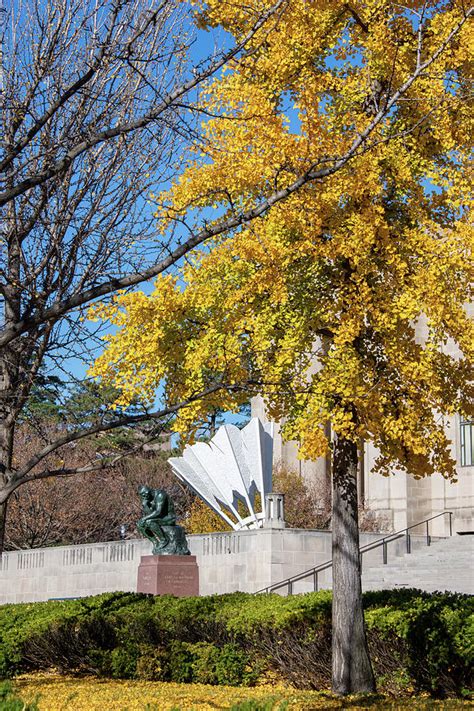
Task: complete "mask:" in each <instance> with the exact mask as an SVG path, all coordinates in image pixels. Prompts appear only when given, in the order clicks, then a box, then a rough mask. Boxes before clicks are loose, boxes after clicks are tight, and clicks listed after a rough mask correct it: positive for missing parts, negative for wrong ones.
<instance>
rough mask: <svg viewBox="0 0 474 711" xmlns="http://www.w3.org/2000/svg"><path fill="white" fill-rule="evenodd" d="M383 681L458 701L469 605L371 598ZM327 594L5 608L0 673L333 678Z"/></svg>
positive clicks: (444, 599)
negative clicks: (52, 670) (50, 671)
mask: <svg viewBox="0 0 474 711" xmlns="http://www.w3.org/2000/svg"><path fill="white" fill-rule="evenodd" d="M364 604H365V609H366V620H367V629H368V638H369V645H370V648H371V654H372V659H373V662H374V667H375V671H376V675H377V677H378V682H379V686H380V688H382V689H385V690H389V691H399V690H403V689H405V690H406V689H408V690H413V691H414V692H418V691H429V692H431V693H433V694H434V695H439V696H442V695H459V694H465V693H467V690H468V688H469V687H470V683H471V679H470V670H471V669H472V662H473V638H474V634H473V633H474V629H473V628H474V601H473V598H471V597H469V596H467V595H456V594H448V593H445V594H441V593H434V594H428V593H423V592H420V591H418V590H399V591H383V592H372V593H366V594H365V596H364ZM330 618H331V595H330V593H329V592H326V591H322V592H319V593H311V594H307V595H296V596H292V597H286V598H283V597H280V596H279V595H247V594H244V593H234V594H231V595H221V596H217V595H214V596H211V597H199V598H182V599H178V598H173V597H168V596H165V597H156V598H153V597H151V596H146V595H140V594H133V593H111V594H105V595H99V596H97V597H90V598H83V599H80V600H69V601H51V602H44V603H32V604H20V605H3V606H0V677H12V676H14V675H15V674H18V673H21V672H26V671H35V670H43V669H49V668H52V667H53V668H56V669H59V670H60V671H61V672H63V673H69V674H71V673H74V674H90V673H92V674H97V675H102V676H107V677H113V678H141V679H149V680H159V681H167V680H171V681H176V682H202V683H207V684H231V685H252V684H254V683H255V682H256V681H257V680H258V679H259V678H261V677H262V676H265V675H266V674H269V673H273V674H275V673H276V674H277V675H278V676H279V677H280V678H282V679H284V680H287V681H289V682H291V683H293V684H294V685H295V686H296V687H298V688H313V689H314V688H316V689H321V688H326V687H328V685H329V683H330V673H331V670H330V656H331V655H330V652H331V624H330Z"/></svg>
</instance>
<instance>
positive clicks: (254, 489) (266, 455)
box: [168, 417, 273, 531]
mask: <svg viewBox="0 0 474 711" xmlns="http://www.w3.org/2000/svg"><path fill="white" fill-rule="evenodd" d="M272 456H273V423H271V422H270V423H268V424H265V425H263V424H262V423H261V422H260V420H259V419H258V417H254V418H253V419H251V420H250V422H249V423H248V425H246V426H245V427H244V428H243V429H241V430H240V429H239V428H238V427H236V426H235V425H224V426H223V427H220V428H219V429H218V430H217V432H216V434H215V435H214V437H213V438H212V439H211V440H210V442H209V443H207V442H197V443H196V444H193V445H188V446H186V447H185V449H184V452H183V456H182V457H172V458H171V459H169V460H168V461H169V463H170V464H171V466H172V468H173V471H174V473H175V474H176V476H177V477H178V479H181V481H183V482H185V483H186V484H187V485H188V486H189V487H190V488H191V489H192V490H193V491H194V492H195V493H196V494H197V495H198V496H199V497H200V498H201V499H203V501H205V502H206V503H207V504H208V505H209V506H210V507H211V509H212V510H213V511H215V512H216V514H218V515H219V516H221V518H223V519H224V521H226V522H227V523H228V524H229V525H230V526H232V528H233V529H234V530H236V531H238V530H240V529H242V528H260V527H262V526H263V521H264V518H265V496H266V494H269V493H271V491H272ZM257 493H258V494H260V502H261V504H260V507H259V508H260V510H259V511H256V510H255V506H256V503H255V496H256V494H257ZM239 501H240V502H242V503H243V504H244V505H245V508H246V509H247V510H248V512H249V514H250V515H249V516H245V518H242V515H241V512H240V513H239V506H238V504H239ZM229 513H230V514H232V516H233V517H234V518H235V520H234V521H233V520H232V519H231V518H230V516H229Z"/></svg>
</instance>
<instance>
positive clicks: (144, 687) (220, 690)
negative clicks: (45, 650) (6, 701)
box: [13, 674, 472, 711]
mask: <svg viewBox="0 0 474 711" xmlns="http://www.w3.org/2000/svg"><path fill="white" fill-rule="evenodd" d="M13 686H14V690H15V691H16V693H18V694H19V695H20V696H21V697H22V698H23V699H24V700H27V701H31V700H32V699H33V698H34V697H35V696H38V697H39V700H38V706H39V709H40V711H69V710H71V711H76V710H77V711H109V710H110V711H171V710H172V709H173V710H174V711H178V710H179V711H190V710H191V709H193V710H196V711H198V710H199V711H211V710H215V709H231V708H232V707H234V706H236V711H237V709H238V711H284V710H286V711H290V710H293V709H294V710H295V711H299V710H300V709H301V711H304V710H307V711H309V710H310V709H343V708H351V709H363V708H372V709H374V708H377V709H379V708H380V709H432V708H433V709H440V710H441V709H453V710H454V709H459V708H466V709H467V708H472V706H471V704H470V702H468V701H460V700H450V701H433V700H431V699H427V698H426V697H422V696H418V697H416V698H412V699H408V698H404V699H401V700H399V701H397V700H396V699H393V698H389V697H382V696H377V697H373V696H372V697H366V698H360V697H359V698H354V697H348V698H344V699H340V698H335V697H332V696H331V695H329V694H327V693H324V692H318V691H297V690H294V689H288V688H280V687H272V686H260V687H255V688H242V687H233V686H207V685H204V684H168V683H160V682H152V681H149V682H146V681H117V680H108V679H97V678H95V677H91V678H82V679H76V678H68V677H62V676H56V675H48V674H41V675H40V674H35V675H31V676H22V677H19V678H17V679H16V680H15V682H14V684H13ZM244 702H247V703H244Z"/></svg>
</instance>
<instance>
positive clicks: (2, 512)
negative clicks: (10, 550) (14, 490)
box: [0, 501, 7, 557]
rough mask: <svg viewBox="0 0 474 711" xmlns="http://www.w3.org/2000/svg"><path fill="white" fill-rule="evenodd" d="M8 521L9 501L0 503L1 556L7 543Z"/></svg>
mask: <svg viewBox="0 0 474 711" xmlns="http://www.w3.org/2000/svg"><path fill="white" fill-rule="evenodd" d="M6 522H7V502H6V501H5V502H4V503H3V504H0V557H1V555H2V553H3V549H4V545H5V525H6Z"/></svg>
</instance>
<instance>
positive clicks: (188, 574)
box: [137, 555, 199, 597]
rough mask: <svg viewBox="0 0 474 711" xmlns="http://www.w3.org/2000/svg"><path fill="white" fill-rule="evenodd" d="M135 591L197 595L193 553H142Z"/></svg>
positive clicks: (196, 571) (197, 586)
mask: <svg viewBox="0 0 474 711" xmlns="http://www.w3.org/2000/svg"><path fill="white" fill-rule="evenodd" d="M137 592H141V593H151V594H152V595H175V596H176V597H191V596H192V595H199V568H198V565H197V563H196V556H195V555H143V556H142V557H141V559H140V565H139V567H138V581H137Z"/></svg>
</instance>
